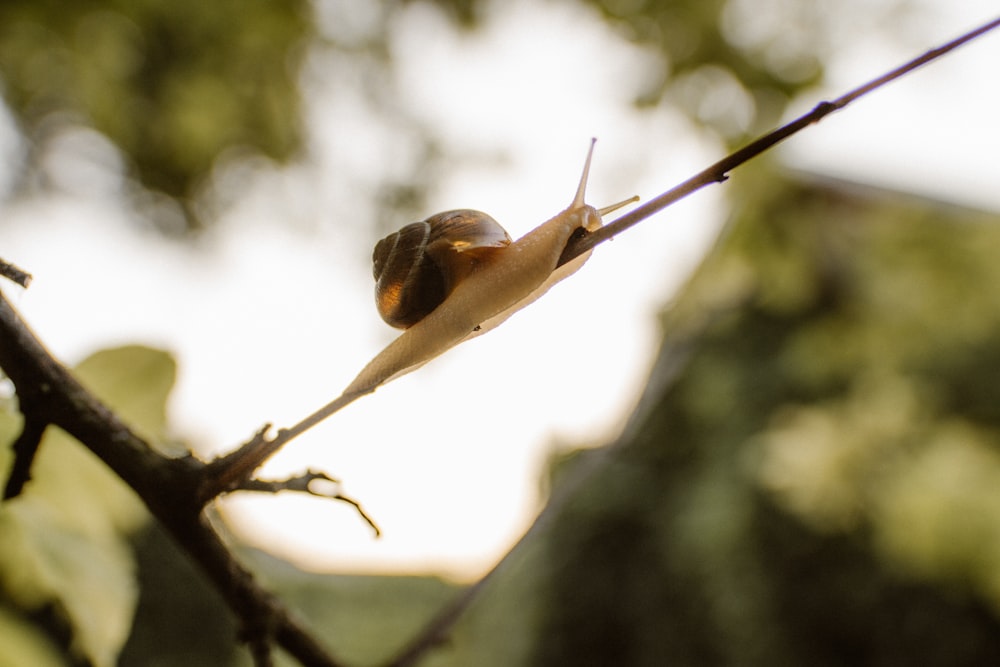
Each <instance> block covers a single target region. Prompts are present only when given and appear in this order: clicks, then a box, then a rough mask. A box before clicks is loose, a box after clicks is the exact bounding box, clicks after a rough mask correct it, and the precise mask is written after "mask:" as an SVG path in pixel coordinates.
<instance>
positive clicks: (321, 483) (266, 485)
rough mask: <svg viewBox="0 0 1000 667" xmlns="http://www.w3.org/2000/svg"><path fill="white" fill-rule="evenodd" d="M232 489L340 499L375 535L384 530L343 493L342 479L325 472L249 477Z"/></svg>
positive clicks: (378, 535)
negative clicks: (264, 478)
mask: <svg viewBox="0 0 1000 667" xmlns="http://www.w3.org/2000/svg"><path fill="white" fill-rule="evenodd" d="M231 491H257V492H261V493H278V492H280V491H295V492H297V493H306V494H308V495H311V496H316V497H318V498H329V499H331V500H339V501H341V502H344V503H347V504H348V505H351V506H352V507H354V509H355V511H357V513H358V515H359V516H360V517H361V518H362V519H364V520H365V522H366V523H367V524H368V525H369V526H371V528H372V530H373V531H374V532H375V537H381V536H382V530H381V529H380V528H379V527H378V525H377V524H376V523H375V520H374V519H372V517H371V515H369V514H368V512H366V511H365V509H364V508H363V507H362V506H361V503H360V502H358V501H357V500H355V499H354V498H351V497H350V496H345V495H344V494H343V493H341V492H340V480H339V479H337V478H335V477H330V476H329V475H327V474H326V473H325V472H317V471H314V470H307V471H306V472H304V473H302V474H300V475H295V476H292V477H289V478H287V479H282V480H263V479H247V480H243V481H242V482H240V484H239V485H238V486H236V487H234V488H233V489H231Z"/></svg>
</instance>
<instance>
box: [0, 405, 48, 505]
mask: <svg viewBox="0 0 1000 667" xmlns="http://www.w3.org/2000/svg"><path fill="white" fill-rule="evenodd" d="M47 426H48V423H46V422H44V421H39V420H37V419H32V418H30V417H28V416H27V415H25V417H24V426H23V427H22V428H21V434H20V435H18V436H17V440H15V441H14V444H13V445H12V448H13V450H14V465H13V466H12V467H11V470H10V477H8V478H7V485H6V486H5V487H4V490H3V499H4V500H11V499H13V498H16V497H17V496H19V495H21V491H23V490H24V485H25V484H27V483H28V482H29V481H30V480H31V464H32V463H34V461H35V454H37V453H38V447H39V445H41V443H42V434H43V433H45V428H46V427H47Z"/></svg>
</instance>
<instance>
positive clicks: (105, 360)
mask: <svg viewBox="0 0 1000 667" xmlns="http://www.w3.org/2000/svg"><path fill="white" fill-rule="evenodd" d="M76 373H77V376H78V377H79V379H80V381H81V382H82V383H83V384H84V385H85V386H87V387H88V388H89V389H91V390H92V391H93V392H94V394H95V395H96V396H98V397H99V398H101V400H103V401H105V402H106V403H107V404H108V405H109V406H110V407H111V408H112V409H113V410H115V411H116V412H117V414H118V415H119V416H121V417H122V419H124V420H125V421H126V422H127V423H129V424H130V425H133V426H134V427H135V428H136V430H137V431H138V432H140V433H143V434H144V435H147V436H155V437H158V438H162V435H163V434H164V433H165V431H166V419H165V413H164V406H165V404H166V400H167V396H168V394H169V392H170V389H171V387H172V385H173V381H174V375H175V367H174V362H173V360H172V359H171V358H170V356H169V355H167V354H166V353H164V352H159V351H156V350H150V349H148V348H141V347H136V346H133V347H125V348H119V349H114V350H106V351H103V352H98V353H96V354H94V355H92V356H91V357H89V358H87V359H86V360H84V361H83V362H82V363H81V364H80V365H79V366H77V368H76ZM20 426H21V417H20V415H15V414H12V413H10V412H7V411H4V412H2V413H0V442H3V443H5V444H4V446H3V447H0V470H4V471H7V470H8V469H9V468H10V465H11V458H12V454H11V451H10V446H9V444H6V443H11V442H13V440H14V439H15V437H16V436H17V434H18V432H19V430H20ZM146 520H147V514H146V510H145V508H144V507H143V505H142V503H141V502H140V501H139V499H138V498H136V497H135V495H134V494H133V493H132V491H131V490H130V489H129V488H128V487H127V486H125V484H124V482H122V481H121V480H120V479H118V477H116V476H115V475H114V474H112V473H111V472H110V471H109V470H108V469H107V467H105V466H104V464H103V463H101V462H100V461H98V460H97V459H96V458H94V456H93V455H92V454H91V453H90V452H89V451H88V450H87V449H86V448H84V447H83V446H81V445H80V444H79V443H77V442H76V441H75V440H73V439H72V438H70V437H69V436H67V435H66V434H65V433H63V432H62V431H59V430H58V429H55V428H53V427H50V428H49V429H48V430H47V431H46V432H45V436H44V437H43V439H42V443H41V447H40V449H39V452H38V456H37V458H36V459H35V462H34V465H33V466H32V480H31V481H30V482H29V483H28V485H27V486H26V487H25V490H24V492H23V493H22V495H21V496H19V497H18V498H15V499H14V500H11V501H8V502H5V503H4V504H3V505H0V664H4V665H36V664H38V665H44V664H64V663H63V662H53V661H52V659H51V658H45V659H44V661H43V658H42V657H41V656H43V655H50V654H52V653H54V652H56V651H58V650H59V649H58V648H57V647H58V646H59V644H60V643H61V642H62V641H64V640H68V641H69V642H70V643H71V644H72V647H73V649H74V653H76V654H78V655H81V656H84V657H86V659H87V660H88V661H89V662H90V663H92V664H93V665H96V666H97V667H102V666H109V665H114V664H117V657H118V652H119V650H120V649H121V646H122V645H123V644H124V642H125V640H126V639H127V638H128V636H129V632H130V630H131V626H132V616H133V613H134V609H135V605H136V597H137V594H138V591H137V589H136V583H135V575H134V568H135V563H134V557H133V553H132V547H131V545H130V543H129V536H130V535H131V534H132V533H134V532H135V531H136V530H137V529H139V528H140V527H141V526H142V525H143V524H144V523H145V522H146Z"/></svg>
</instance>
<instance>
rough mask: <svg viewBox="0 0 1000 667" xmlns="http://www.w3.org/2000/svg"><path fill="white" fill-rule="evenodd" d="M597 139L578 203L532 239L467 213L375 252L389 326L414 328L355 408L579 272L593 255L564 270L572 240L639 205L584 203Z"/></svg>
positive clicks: (382, 363) (448, 216)
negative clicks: (605, 218)
mask: <svg viewBox="0 0 1000 667" xmlns="http://www.w3.org/2000/svg"><path fill="white" fill-rule="evenodd" d="M593 152H594V141H593V140H592V141H591V144H590V150H589V151H588V152H587V159H586V162H585V163H584V167H583V175H582V176H581V178H580V184H579V186H578V187H577V191H576V196H575V197H574V198H573V201H572V202H571V203H570V205H569V207H567V208H566V209H565V210H564V211H562V212H561V213H559V214H557V215H556V216H555V217H553V218H551V219H549V220H547V221H546V222H543V223H542V224H541V225H539V226H538V227H536V228H535V229H533V230H532V231H530V232H528V233H527V234H525V235H524V236H522V237H521V238H520V239H518V240H517V241H511V239H510V236H509V235H508V234H507V232H505V231H504V230H503V228H502V227H500V225H499V224H498V223H497V222H496V221H495V220H493V218H491V217H490V216H488V215H486V214H485V213H480V212H479V211H472V210H469V209H461V210H457V211H447V212H445V213H439V214H438V215H435V216H433V217H431V218H429V219H427V220H425V221H424V222H418V223H413V224H411V225H407V226H406V227H404V228H403V229H402V230H400V231H399V232H396V233H395V234H391V235H389V236H388V237H386V238H385V239H383V240H382V241H380V242H379V243H378V245H376V247H375V252H374V257H373V259H374V263H375V268H374V274H375V277H376V281H377V284H376V302H377V305H378V309H379V313H380V314H381V315H382V317H383V319H385V320H386V321H387V322H389V324H392V325H393V326H396V327H400V328H405V329H406V330H405V331H404V332H403V333H402V334H400V335H399V337H398V338H396V339H395V340H394V341H392V342H391V343H389V345H388V346H386V347H385V349H383V350H382V351H381V352H380V353H379V354H378V355H376V357H375V358H374V359H372V360H371V361H370V362H369V363H368V365H367V366H365V368H364V369H362V371H361V372H360V373H359V374H358V376H357V377H356V378H355V379H354V381H353V382H351V384H350V385H348V387H347V389H345V390H344V393H343V396H342V398H343V399H346V400H348V401H349V400H352V399H353V398H355V397H357V396H360V395H362V394H367V393H370V392H372V391H374V390H375V389H376V388H378V387H379V386H381V385H382V384H385V383H386V382H388V381H389V380H391V379H393V378H395V377H398V376H399V375H402V374H404V373H407V372H409V371H411V370H413V369H415V368H417V367H418V366H421V365H423V364H425V363H427V362H428V361H430V360H431V359H433V358H434V357H436V356H438V355H439V354H441V353H442V352H445V351H446V350H448V349H450V348H451V347H453V346H455V345H457V344H458V343H460V342H462V341H463V340H465V339H466V338H469V337H471V336H473V335H477V334H479V333H483V332H485V331H488V330H489V329H491V328H493V327H495V326H496V325H497V324H499V323H500V322H502V321H503V320H505V319H507V318H508V317H510V316H511V315H512V314H513V313H515V312H516V311H518V310H520V309H521V308H523V307H524V306H526V305H527V304H529V303H531V302H532V301H534V300H535V299H537V298H538V297H539V296H541V295H542V294H544V293H545V292H546V291H547V290H548V289H549V288H550V287H551V286H552V285H554V284H555V283H557V282H559V281H560V280H562V279H563V278H565V277H566V276H568V275H570V274H572V273H573V272H574V271H576V270H577V269H579V268H580V267H581V266H582V265H583V263H584V262H586V261H587V258H588V257H589V256H590V253H589V252H587V253H584V254H582V255H580V256H578V257H576V258H575V259H573V260H572V261H570V262H567V263H566V264H563V265H562V266H559V267H558V268H557V264H558V263H559V257H560V256H561V255H562V252H563V250H564V249H565V247H566V244H567V242H568V241H569V239H570V236H571V235H572V234H573V232H575V231H576V230H577V229H580V228H583V229H586V230H588V231H593V230H595V229H597V228H598V227H600V226H601V224H602V221H601V216H602V215H604V214H606V213H609V212H611V211H614V210H616V209H618V208H619V207H621V206H623V205H625V204H627V203H630V202H632V201H635V200H636V199H637V197H633V198H631V199H628V200H626V201H623V202H620V203H618V204H614V205H612V206H608V207H606V208H603V209H600V210H598V209H595V208H594V207H593V206H590V205H588V204H586V203H585V202H584V194H585V191H586V187H587V177H588V175H589V173H590V160H591V156H592V155H593Z"/></svg>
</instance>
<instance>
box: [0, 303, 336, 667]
mask: <svg viewBox="0 0 1000 667" xmlns="http://www.w3.org/2000/svg"><path fill="white" fill-rule="evenodd" d="M0 367H2V368H3V370H4V372H5V373H6V374H7V377H9V378H10V380H11V381H12V382H13V383H14V386H15V388H16V390H17V395H18V398H19V400H20V401H21V402H22V407H24V406H25V405H27V406H30V410H29V412H28V414H27V415H26V416H25V429H24V431H22V434H21V436H20V438H19V439H18V442H19V443H20V445H19V447H20V448H21V449H23V450H24V452H26V453H24V454H23V455H22V452H21V451H19V452H18V460H19V461H20V462H19V463H17V464H16V465H20V466H26V465H29V464H30V456H29V455H28V453H27V451H28V450H29V449H31V448H32V446H33V445H34V444H35V443H36V440H35V437H34V436H35V433H36V432H40V429H44V427H45V426H46V425H54V426H58V427H59V428H61V429H62V430H64V431H66V432H67V433H69V434H70V435H72V436H73V437H74V438H76V439H77V440H79V441H80V442H81V443H83V445H84V446H86V447H87V448H88V449H89V450H90V451H92V452H93V453H94V454H95V455H97V457H98V458H100V459H101V460H102V461H103V462H104V463H105V464H106V465H107V466H108V467H109V468H111V470H113V471H114V472H115V474H117V475H118V476H119V477H121V478H122V479H123V480H124V481H125V482H126V483H127V484H128V485H129V486H131V487H132V489H134V490H135V492H136V493H137V494H138V495H139V497H140V498H141V499H142V500H143V502H144V503H145V504H146V506H147V507H148V508H149V511H150V513H151V514H152V515H153V516H154V517H155V518H156V519H158V520H159V521H160V523H161V524H162V525H163V526H164V527H165V528H166V529H167V531H168V532H169V533H170V534H171V535H172V536H173V538H174V540H175V541H176V542H177V544H178V545H180V547H181V549H182V550H184V551H185V552H186V553H187V554H188V556H189V557H190V558H191V560H192V561H194V562H195V563H197V564H198V566H199V567H200V568H201V569H202V571H203V572H204V573H205V575H206V576H207V577H208V579H209V580H210V581H211V582H212V584H213V585H214V587H215V588H216V589H217V590H218V591H219V593H220V595H221V596H222V597H223V599H224V600H225V601H226V603H227V604H228V605H229V607H230V609H231V610H232V611H233V614H234V615H235V616H236V617H237V618H238V619H240V622H241V625H242V628H243V630H242V635H243V637H244V639H246V641H247V643H248V644H249V645H250V648H251V650H252V652H253V654H254V656H255V659H256V660H257V663H258V664H267V662H266V659H265V655H266V653H267V652H268V651H269V648H268V651H265V649H264V647H265V646H267V647H269V645H270V644H271V643H273V642H276V643H277V644H279V645H280V646H281V647H283V648H284V649H285V650H286V651H287V652H288V653H289V654H290V655H292V656H293V657H294V658H296V659H297V660H298V661H299V662H300V663H301V664H302V665H307V666H309V667H338V666H339V665H340V664H341V663H340V662H338V661H337V660H335V659H334V658H333V657H331V656H330V655H329V653H328V652H327V651H326V649H325V648H324V647H323V646H321V645H320V643H319V642H318V641H317V640H316V639H314V638H313V637H312V636H311V635H310V634H309V632H308V631H307V630H306V629H305V628H304V627H303V626H302V625H300V623H299V622H298V620H297V619H295V618H294V617H293V615H292V614H291V612H289V611H288V610H287V609H286V608H285V607H284V606H282V604H281V603H280V601H278V599H277V598H276V597H274V595H272V594H271V593H270V592H268V591H267V590H265V589H263V588H262V587H261V586H260V585H259V584H258V583H257V582H256V581H255V580H254V577H253V574H252V573H251V572H250V571H249V570H247V569H246V568H244V567H243V566H242V565H241V564H240V563H239V562H238V561H237V560H236V559H235V558H234V557H233V555H232V554H231V553H230V552H229V550H228V548H227V547H226V545H225V543H224V542H223V540H222V539H221V537H220V536H219V535H218V533H217V532H216V531H215V530H214V529H213V528H212V526H211V525H210V523H209V522H208V520H207V518H206V516H205V513H204V512H203V511H202V510H203V508H204V503H203V502H202V501H201V497H200V494H199V490H200V488H201V485H202V480H203V476H204V473H205V469H206V467H207V466H206V465H205V464H204V463H202V462H200V461H197V460H196V459H194V458H192V457H190V456H189V457H184V458H178V459H172V458H167V457H165V456H163V455H161V454H159V453H158V452H157V451H156V450H155V449H153V448H152V447H151V446H150V445H149V444H148V443H147V442H145V441H144V440H142V439H141V438H140V437H138V436H137V435H135V433H133V432H132V431H131V430H130V429H129V428H128V427H127V426H126V425H125V424H124V423H122V421H121V420H120V419H119V418H118V417H117V416H116V415H115V414H114V413H113V412H111V411H110V410H109V409H108V408H107V407H106V406H105V405H103V404H102V403H101V402H100V401H98V400H97V399H96V398H95V397H94V396H92V395H91V394H90V393H89V392H88V391H87V390H86V389H84V388H83V387H82V386H81V385H80V384H79V383H78V382H77V381H76V379H75V378H74V377H73V376H72V375H71V374H70V372H69V371H68V370H67V369H66V368H65V367H64V366H62V365H61V364H60V363H59V362H58V361H56V360H55V359H54V358H53V357H52V356H51V355H50V354H49V353H48V351H47V350H46V349H45V348H44V347H43V346H42V344H41V343H40V342H39V341H38V339H37V338H36V337H35V336H34V334H33V333H32V332H31V331H30V329H29V328H28V327H27V325H26V324H24V322H23V321H22V320H21V318H20V317H19V316H18V314H17V312H16V311H15V310H14V308H13V307H12V306H11V304H10V302H8V301H7V299H6V298H4V296H3V294H2V293H0ZM21 478H22V482H21V483H22V484H23V480H26V475H25V474H22V475H21ZM11 483H12V484H14V482H13V480H12V482H11ZM15 485H16V484H15ZM10 488H11V486H10V485H8V489H10ZM267 659H269V658H267Z"/></svg>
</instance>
